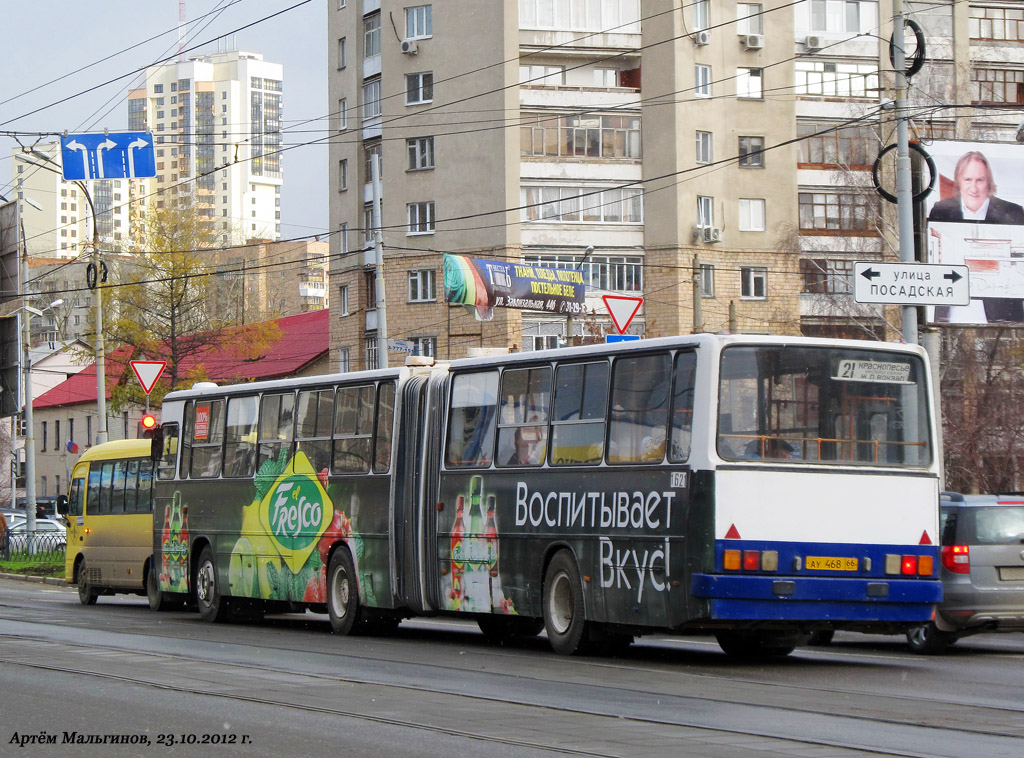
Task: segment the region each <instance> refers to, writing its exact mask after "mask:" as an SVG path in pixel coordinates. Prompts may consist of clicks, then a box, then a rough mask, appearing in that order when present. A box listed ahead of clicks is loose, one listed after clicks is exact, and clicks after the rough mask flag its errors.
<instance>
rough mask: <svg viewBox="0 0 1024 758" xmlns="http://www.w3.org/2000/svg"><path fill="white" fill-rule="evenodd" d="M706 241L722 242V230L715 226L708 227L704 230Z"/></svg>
mask: <svg viewBox="0 0 1024 758" xmlns="http://www.w3.org/2000/svg"><path fill="white" fill-rule="evenodd" d="M704 234H705V235H706V240H707V241H708V242H721V241H722V230H721V229H719V228H718V227H717V226H709V227H706V228H705V229H704Z"/></svg>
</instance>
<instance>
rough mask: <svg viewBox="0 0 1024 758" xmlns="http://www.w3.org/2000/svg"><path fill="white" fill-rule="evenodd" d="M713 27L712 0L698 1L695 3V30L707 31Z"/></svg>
mask: <svg viewBox="0 0 1024 758" xmlns="http://www.w3.org/2000/svg"><path fill="white" fill-rule="evenodd" d="M710 25H711V0H696V1H695V2H694V3H693V28H694V30H695V31H698V32H699V31H700V30H701V29H707V28H708V27H709V26H710Z"/></svg>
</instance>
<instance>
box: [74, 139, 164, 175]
mask: <svg viewBox="0 0 1024 758" xmlns="http://www.w3.org/2000/svg"><path fill="white" fill-rule="evenodd" d="M60 149H61V154H62V157H63V164H64V166H63V167H64V179H65V180H66V181H69V182H74V181H84V180H86V179H141V178H145V177H149V176H156V156H155V153H154V150H153V135H152V134H151V133H150V132H117V133H115V134H68V135H66V136H64V137H61V140H60Z"/></svg>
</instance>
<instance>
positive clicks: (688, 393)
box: [668, 352, 697, 463]
mask: <svg viewBox="0 0 1024 758" xmlns="http://www.w3.org/2000/svg"><path fill="white" fill-rule="evenodd" d="M696 372H697V356H696V354H695V353H691V352H684V353H679V354H678V355H677V356H676V370H675V378H674V379H673V385H672V438H671V443H670V445H669V451H668V459H669V460H670V461H672V462H673V463H682V462H683V461H685V460H686V459H687V458H689V457H690V435H691V433H692V429H693V391H694V386H695V384H696Z"/></svg>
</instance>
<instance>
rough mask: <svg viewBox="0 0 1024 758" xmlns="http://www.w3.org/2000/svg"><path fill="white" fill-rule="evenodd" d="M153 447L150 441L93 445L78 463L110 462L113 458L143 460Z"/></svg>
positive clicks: (116, 441) (121, 441)
mask: <svg viewBox="0 0 1024 758" xmlns="http://www.w3.org/2000/svg"><path fill="white" fill-rule="evenodd" d="M152 447H153V442H152V440H148V439H141V440H114V441H113V442H104V443H102V444H100V445H93V446H92V447H90V448H89V449H88V450H86V451H85V452H84V453H82V457H81V458H79V459H78V460H79V461H94V460H111V459H115V458H145V457H147V456H148V455H149V452H150V450H151V449H152Z"/></svg>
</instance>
